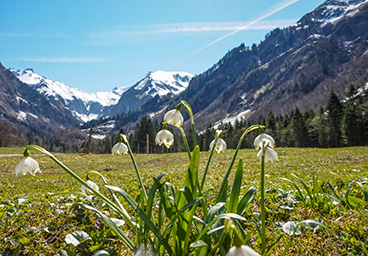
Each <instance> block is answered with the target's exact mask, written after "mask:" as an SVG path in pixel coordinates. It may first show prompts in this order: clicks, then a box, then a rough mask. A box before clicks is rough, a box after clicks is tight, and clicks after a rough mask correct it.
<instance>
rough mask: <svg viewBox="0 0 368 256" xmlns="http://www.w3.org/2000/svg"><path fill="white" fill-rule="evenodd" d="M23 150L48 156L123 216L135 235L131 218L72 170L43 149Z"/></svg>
mask: <svg viewBox="0 0 368 256" xmlns="http://www.w3.org/2000/svg"><path fill="white" fill-rule="evenodd" d="M25 148H27V149H29V148H30V149H34V150H37V151H39V152H41V153H43V154H45V155H47V156H49V157H50V158H51V159H52V160H53V161H54V162H55V163H56V164H57V165H59V166H60V167H61V168H62V169H64V170H65V171H66V172H67V173H69V174H70V175H71V176H72V177H73V178H74V179H76V180H77V181H79V182H80V183H82V185H84V186H85V187H86V188H88V189H89V190H90V191H92V192H93V193H94V194H95V195H96V196H98V197H99V198H101V199H102V200H103V201H104V202H105V203H106V204H107V205H109V206H110V207H111V208H112V209H114V210H115V211H116V212H117V213H119V214H120V215H121V216H123V217H124V218H125V219H126V220H127V221H128V223H129V225H130V226H131V228H132V229H133V230H134V231H135V233H136V231H137V228H136V226H135V225H134V224H133V222H132V220H131V218H130V217H129V216H128V215H126V213H125V211H123V210H122V209H120V208H119V207H118V206H117V205H116V204H114V203H113V202H112V201H111V200H110V199H108V198H107V197H105V196H104V195H103V194H101V193H100V192H99V191H97V190H95V189H94V188H93V187H92V186H90V185H89V184H88V183H87V182H85V181H84V180H83V179H82V178H81V177H79V176H78V175H77V174H76V173H74V172H73V171H72V170H70V169H69V168H68V167H67V166H66V165H64V164H63V163H62V162H60V161H59V159H57V158H56V157H55V156H54V155H52V154H51V153H50V152H48V151H47V150H45V149H44V148H41V147H39V146H36V145H29V146H25Z"/></svg>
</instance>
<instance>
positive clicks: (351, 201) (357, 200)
mask: <svg viewBox="0 0 368 256" xmlns="http://www.w3.org/2000/svg"><path fill="white" fill-rule="evenodd" d="M348 199H349V201H348V202H349V204H350V205H351V206H352V207H354V208H359V207H361V206H363V205H364V200H363V199H360V198H357V197H355V196H349V197H348Z"/></svg>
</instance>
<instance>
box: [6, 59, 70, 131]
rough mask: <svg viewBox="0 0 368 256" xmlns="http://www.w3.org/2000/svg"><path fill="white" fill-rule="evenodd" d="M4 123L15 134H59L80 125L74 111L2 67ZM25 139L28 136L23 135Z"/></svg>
mask: <svg viewBox="0 0 368 256" xmlns="http://www.w3.org/2000/svg"><path fill="white" fill-rule="evenodd" d="M0 121H2V122H3V123H6V124H7V125H8V126H9V127H10V128H11V130H12V131H13V133H16V132H17V131H18V132H19V131H21V130H23V131H25V132H28V131H33V132H37V133H40V131H42V130H45V131H46V132H50V131H53V132H56V131H60V130H63V129H66V128H70V127H72V126H75V125H76V124H77V120H76V119H75V117H74V116H73V115H72V113H71V112H70V111H68V110H67V109H65V108H60V107H58V106H57V105H55V104H53V103H52V102H51V101H49V100H48V99H47V98H46V97H44V96H43V95H40V93H39V92H38V91H37V90H35V89H34V88H30V87H29V86H28V85H26V84H24V83H22V82H21V81H20V80H18V79H17V78H16V77H15V76H14V75H13V74H12V73H11V72H10V71H9V70H7V69H5V67H4V66H2V65H1V64H0ZM23 135H24V134H23Z"/></svg>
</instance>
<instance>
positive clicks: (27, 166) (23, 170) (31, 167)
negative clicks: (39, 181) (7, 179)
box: [15, 156, 40, 176]
mask: <svg viewBox="0 0 368 256" xmlns="http://www.w3.org/2000/svg"><path fill="white" fill-rule="evenodd" d="M28 172H29V173H30V174H32V175H33V176H35V174H36V172H40V167H39V166H38V163H37V161H36V160H34V159H33V158H32V157H29V156H26V157H24V158H23V159H22V160H20V161H19V163H18V164H17V166H16V167H15V174H17V175H18V174H23V175H26V174H27V173H28Z"/></svg>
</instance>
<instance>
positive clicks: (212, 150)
mask: <svg viewBox="0 0 368 256" xmlns="http://www.w3.org/2000/svg"><path fill="white" fill-rule="evenodd" d="M218 138H219V137H218V135H217V133H216V137H215V142H214V144H213V145H214V146H213V147H212V149H211V151H210V155H209V156H208V160H207V164H206V168H205V169H204V173H203V178H202V182H201V187H200V191H202V189H203V186H204V181H205V179H206V176H207V172H208V168H209V166H210V162H211V158H212V155H213V152H214V151H215V148H216V145H217V141H218Z"/></svg>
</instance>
